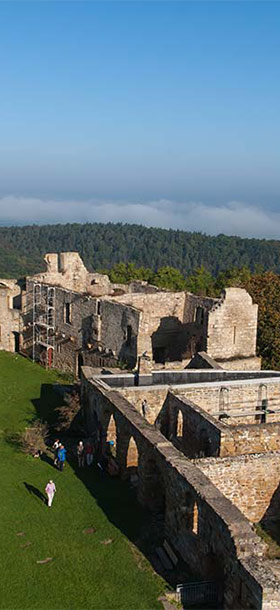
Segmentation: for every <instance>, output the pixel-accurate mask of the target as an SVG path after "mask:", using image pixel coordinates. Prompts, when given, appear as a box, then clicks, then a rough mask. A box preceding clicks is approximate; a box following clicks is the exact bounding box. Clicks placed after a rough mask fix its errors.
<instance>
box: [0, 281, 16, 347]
mask: <svg viewBox="0 0 280 610" xmlns="http://www.w3.org/2000/svg"><path fill="white" fill-rule="evenodd" d="M20 292H21V290H20V287H19V286H18V285H17V281H16V280H1V279H0V350H1V349H2V350H6V351H8V352H14V351H16V347H17V345H16V339H15V333H19V331H20V326H21V316H20V311H19V310H17V309H14V299H15V298H16V297H17V296H18V295H20ZM18 347H19V346H18Z"/></svg>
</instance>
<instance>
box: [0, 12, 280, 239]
mask: <svg viewBox="0 0 280 610" xmlns="http://www.w3.org/2000/svg"><path fill="white" fill-rule="evenodd" d="M279 31H280V3H279V2H273V1H272V2H270V1H269V0H265V1H264V2H262V1H258V2H254V1H246V0H241V1H237V0H233V1H223V0H220V1H218V2H215V1H211V0H210V1H206V2H203V1H193V2H191V1H180V2H177V1H175V0H170V1H164V2H161V1H160V0H158V1H156V2H150V1H148V0H145V1H143V2H137V1H133V0H128V1H126V2H119V1H117V0H114V1H112V2H110V1H100V2H94V1H93V2H83V1H77V2H75V1H71V2H67V1H63V2H55V1H52V2H39V1H38V2H37V1H34V2H25V1H20V2H0V55H1V62H0V85H1V92H0V224H26V223H28V224H30V223H33V222H34V223H44V222H48V223H52V222H72V221H73V222H74V221H75V222H88V221H91V222H98V221H102V222H107V221H108V222H109V221H110V222H118V221H122V222H130V223H134V222H135V223H141V224H145V225H147V226H162V227H167V228H169V227H174V228H180V229H186V230H196V231H203V232H206V233H211V234H218V233H226V234H229V235H231V234H235V235H236V234H237V235H242V236H256V237H266V238H270V237H273V238H278V237H280V171H279V170H280V123H279V108H280V37H279Z"/></svg>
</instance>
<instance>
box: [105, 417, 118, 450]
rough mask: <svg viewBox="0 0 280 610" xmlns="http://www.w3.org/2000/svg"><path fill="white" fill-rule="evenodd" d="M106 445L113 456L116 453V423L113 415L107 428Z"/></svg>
mask: <svg viewBox="0 0 280 610" xmlns="http://www.w3.org/2000/svg"><path fill="white" fill-rule="evenodd" d="M107 443H109V445H110V449H111V452H112V454H113V455H115V453H116V443H117V429H116V422H115V418H114V416H113V415H111V417H110V420H109V424H108V428H107Z"/></svg>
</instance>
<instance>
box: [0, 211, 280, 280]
mask: <svg viewBox="0 0 280 610" xmlns="http://www.w3.org/2000/svg"><path fill="white" fill-rule="evenodd" d="M67 250H68V251H69V250H70V251H71V250H76V251H78V252H79V253H80V255H81V256H82V258H83V260H84V262H85V264H86V266H87V267H88V269H89V270H93V269H94V270H102V269H108V268H110V267H111V266H112V265H114V264H115V263H117V262H119V261H122V262H133V263H135V264H136V265H137V266H144V267H150V268H152V269H153V270H154V271H156V270H157V269H158V268H159V267H164V266H172V267H176V268H177V269H179V270H180V271H181V272H182V273H183V274H184V276H186V275H188V274H189V273H191V272H193V270H194V269H195V268H197V267H200V266H201V265H204V266H205V267H206V269H208V270H209V271H210V272H211V273H212V274H213V275H217V274H218V273H219V272H220V271H224V270H225V269H229V268H231V267H243V266H246V267H249V268H250V269H251V270H252V271H253V270H256V269H258V268H260V267H262V268H263V269H264V270H267V269H269V270H273V271H276V272H278V273H279V272H280V241H276V240H274V241H272V240H270V241H268V240H264V239H263V240H260V239H243V238H240V237H228V236H226V235H218V236H217V237H211V236H207V235H203V234H202V233H190V232H186V231H179V230H171V229H170V230H166V229H156V228H146V227H144V226H141V225H128V224H124V225H123V224H112V223H108V224H97V223H94V224H89V223H88V224H66V225H47V226H35V225H34V226H24V227H2V228H0V277H19V276H21V275H25V274H32V273H35V272H38V271H40V270H41V269H43V268H44V265H43V264H42V255H43V254H45V253H46V252H60V251H67Z"/></svg>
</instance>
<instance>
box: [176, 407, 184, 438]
mask: <svg viewBox="0 0 280 610" xmlns="http://www.w3.org/2000/svg"><path fill="white" fill-rule="evenodd" d="M183 425H184V420H183V414H182V411H178V415H177V430H176V436H177V437H178V436H179V437H180V438H182V436H183Z"/></svg>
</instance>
